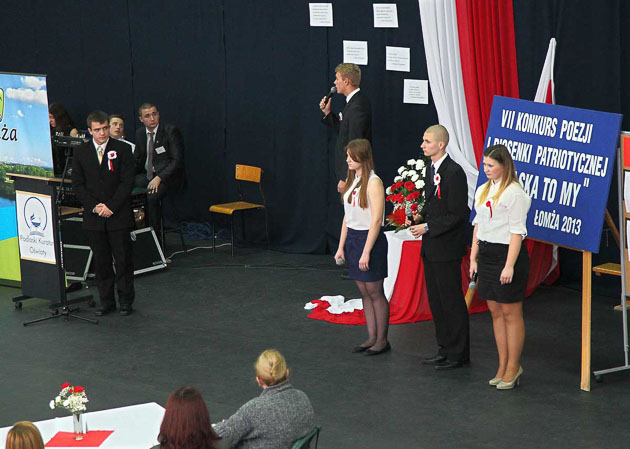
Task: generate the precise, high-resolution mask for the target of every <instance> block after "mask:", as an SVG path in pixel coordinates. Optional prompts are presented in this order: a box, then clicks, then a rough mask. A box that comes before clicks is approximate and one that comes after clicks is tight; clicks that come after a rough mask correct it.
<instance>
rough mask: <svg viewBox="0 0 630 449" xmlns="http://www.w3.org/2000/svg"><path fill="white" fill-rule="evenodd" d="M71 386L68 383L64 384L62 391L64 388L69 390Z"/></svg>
mask: <svg viewBox="0 0 630 449" xmlns="http://www.w3.org/2000/svg"><path fill="white" fill-rule="evenodd" d="M69 386H70V384H69V383H68V382H66V383H65V384H63V385H62V386H61V389H62V390H63V389H64V388H68V387H69Z"/></svg>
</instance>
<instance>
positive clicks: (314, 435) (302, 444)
mask: <svg viewBox="0 0 630 449" xmlns="http://www.w3.org/2000/svg"><path fill="white" fill-rule="evenodd" d="M320 429H321V427H319V426H316V427H315V428H314V429H313V430H311V431H310V432H309V433H307V434H306V435H304V436H303V437H302V438H298V439H297V440H295V441H294V442H293V446H291V449H308V448H310V447H311V441H313V440H315V446H313V448H314V449H317V443H318V442H319V431H320Z"/></svg>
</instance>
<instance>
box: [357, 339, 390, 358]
mask: <svg viewBox="0 0 630 449" xmlns="http://www.w3.org/2000/svg"><path fill="white" fill-rule="evenodd" d="M391 350H392V347H391V345H390V344H389V342H387V344H386V345H385V346H383V348H382V349H379V350H378V351H374V350H372V349H366V350H365V352H364V353H363V355H368V356H369V355H379V354H383V353H385V352H388V351H391Z"/></svg>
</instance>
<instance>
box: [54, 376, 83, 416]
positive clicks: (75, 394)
mask: <svg viewBox="0 0 630 449" xmlns="http://www.w3.org/2000/svg"><path fill="white" fill-rule="evenodd" d="M88 402H89V400H88V398H87V395H86V394H85V389H84V388H83V387H79V386H76V387H75V386H72V385H70V384H69V383H65V384H63V385H62V386H61V391H60V392H59V395H57V397H55V399H53V400H52V401H50V404H48V405H49V406H50V408H51V409H53V410H54V409H56V408H63V409H65V410H67V411H69V412H70V413H72V414H73V415H78V414H80V413H83V412H85V411H86V410H87V406H86V405H85V404H87V403H88Z"/></svg>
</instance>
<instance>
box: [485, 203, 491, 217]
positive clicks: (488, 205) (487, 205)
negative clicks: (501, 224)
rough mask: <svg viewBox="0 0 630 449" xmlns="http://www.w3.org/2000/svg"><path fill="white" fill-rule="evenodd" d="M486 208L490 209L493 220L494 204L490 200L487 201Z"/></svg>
mask: <svg viewBox="0 0 630 449" xmlns="http://www.w3.org/2000/svg"><path fill="white" fill-rule="evenodd" d="M486 207H488V208H490V218H492V202H491V201H490V200H488V201H486Z"/></svg>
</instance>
